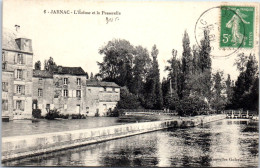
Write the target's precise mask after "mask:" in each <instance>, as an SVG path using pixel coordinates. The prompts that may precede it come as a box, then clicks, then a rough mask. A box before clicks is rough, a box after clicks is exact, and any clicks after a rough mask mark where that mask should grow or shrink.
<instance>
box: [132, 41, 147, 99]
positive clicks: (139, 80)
mask: <svg viewBox="0 0 260 168" xmlns="http://www.w3.org/2000/svg"><path fill="white" fill-rule="evenodd" d="M133 63H134V66H133V85H132V86H131V88H130V90H131V91H132V93H134V94H136V95H138V96H140V95H141V94H142V93H143V89H144V84H145V82H146V78H147V75H148V73H149V70H150V69H151V67H152V61H151V59H150V57H149V53H148V51H147V49H146V48H143V47H142V46H137V47H135V57H134V61H133Z"/></svg>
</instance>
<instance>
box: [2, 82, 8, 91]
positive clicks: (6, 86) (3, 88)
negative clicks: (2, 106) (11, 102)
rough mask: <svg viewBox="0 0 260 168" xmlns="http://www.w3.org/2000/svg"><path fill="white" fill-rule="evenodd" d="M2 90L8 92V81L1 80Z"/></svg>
mask: <svg viewBox="0 0 260 168" xmlns="http://www.w3.org/2000/svg"><path fill="white" fill-rule="evenodd" d="M2 91H4V92H8V83H7V82H2Z"/></svg>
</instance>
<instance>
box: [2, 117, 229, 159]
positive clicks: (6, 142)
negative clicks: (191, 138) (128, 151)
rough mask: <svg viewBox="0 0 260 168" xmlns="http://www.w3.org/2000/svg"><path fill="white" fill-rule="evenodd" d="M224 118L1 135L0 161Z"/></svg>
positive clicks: (182, 119) (187, 119) (189, 119)
mask: <svg viewBox="0 0 260 168" xmlns="http://www.w3.org/2000/svg"><path fill="white" fill-rule="evenodd" d="M224 118H226V115H223V114H220V115H209V116H196V117H189V118H177V119H172V120H165V121H153V122H143V123H134V124H125V125H116V126H109V127H100V128H91V129H81V130H73V131H64V132H55V133H44V134H34V135H26V136H11V137H3V138H2V162H5V161H8V160H14V159H19V158H24V157H29V156H34V155H39V154H44V153H49V152H52V151H58V150H63V149H68V148H74V147H78V146H83V145H87V144H93V143H99V142H103V141H108V140H112V139H118V138H123V137H127V136H133V135H137V134H142V133H146V132H151V131H157V130H161V129H166V128H183V127H194V126H197V125H201V124H205V123H208V122H212V121H217V120H221V119H224Z"/></svg>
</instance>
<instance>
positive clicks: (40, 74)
mask: <svg viewBox="0 0 260 168" xmlns="http://www.w3.org/2000/svg"><path fill="white" fill-rule="evenodd" d="M33 77H38V78H53V74H52V73H51V72H50V71H46V70H35V69H34V70H33Z"/></svg>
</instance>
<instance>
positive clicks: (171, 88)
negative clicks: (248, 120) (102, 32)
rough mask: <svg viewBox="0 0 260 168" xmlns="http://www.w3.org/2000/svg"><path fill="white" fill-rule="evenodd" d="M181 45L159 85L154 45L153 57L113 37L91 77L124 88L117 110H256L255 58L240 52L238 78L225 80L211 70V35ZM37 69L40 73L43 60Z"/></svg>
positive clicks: (48, 64)
mask: <svg viewBox="0 0 260 168" xmlns="http://www.w3.org/2000/svg"><path fill="white" fill-rule="evenodd" d="M182 46H183V52H182V53H181V55H178V52H177V50H175V49H173V50H172V53H171V54H172V57H171V58H170V59H169V60H168V61H167V63H168V65H167V66H166V67H165V68H164V70H165V71H167V73H168V75H167V77H166V78H163V80H162V82H161V81H160V69H159V64H158V59H157V57H158V54H159V50H158V49H157V47H156V45H153V46H152V48H151V52H150V53H149V51H148V50H147V49H146V48H144V47H142V46H140V45H139V46H134V45H132V44H131V43H130V42H129V41H127V40H124V39H113V40H111V41H109V42H108V43H107V44H106V45H104V46H102V47H101V48H100V49H99V53H100V54H101V55H104V57H103V61H102V62H97V64H98V66H99V73H98V74H96V75H93V73H92V72H91V75H90V79H91V80H97V77H100V78H101V80H103V81H109V82H115V83H116V84H118V85H119V86H121V92H120V101H119V102H118V105H117V109H139V108H145V109H158V110H161V109H166V110H175V111H177V112H178V113H179V114H180V115H196V114H198V113H199V112H203V111H207V110H214V111H221V110H224V109H243V110H253V111H258V106H259V103H258V93H259V88H258V82H259V78H258V63H257V61H256V58H255V56H254V55H253V54H250V55H249V56H247V55H245V54H244V53H240V54H238V56H237V59H236V61H235V62H236V63H235V66H236V67H237V69H238V71H239V76H238V78H237V80H236V81H235V82H234V81H232V80H231V77H230V75H229V74H228V75H227V78H225V77H224V76H225V74H224V72H223V71H220V70H218V71H216V72H213V71H212V60H211V56H210V52H211V47H210V39H209V35H208V31H206V30H205V31H204V37H203V38H202V39H201V41H200V45H199V46H197V45H193V46H192V48H191V44H190V40H189V35H188V33H187V32H186V31H185V32H184V35H183V39H182ZM57 67H58V66H57V65H56V63H55V62H54V60H53V58H52V57H50V58H49V59H48V60H45V61H44V70H47V71H55V70H56V69H57ZM35 69H39V70H40V69H41V62H40V61H37V62H36V63H35ZM87 78H88V76H87Z"/></svg>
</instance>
